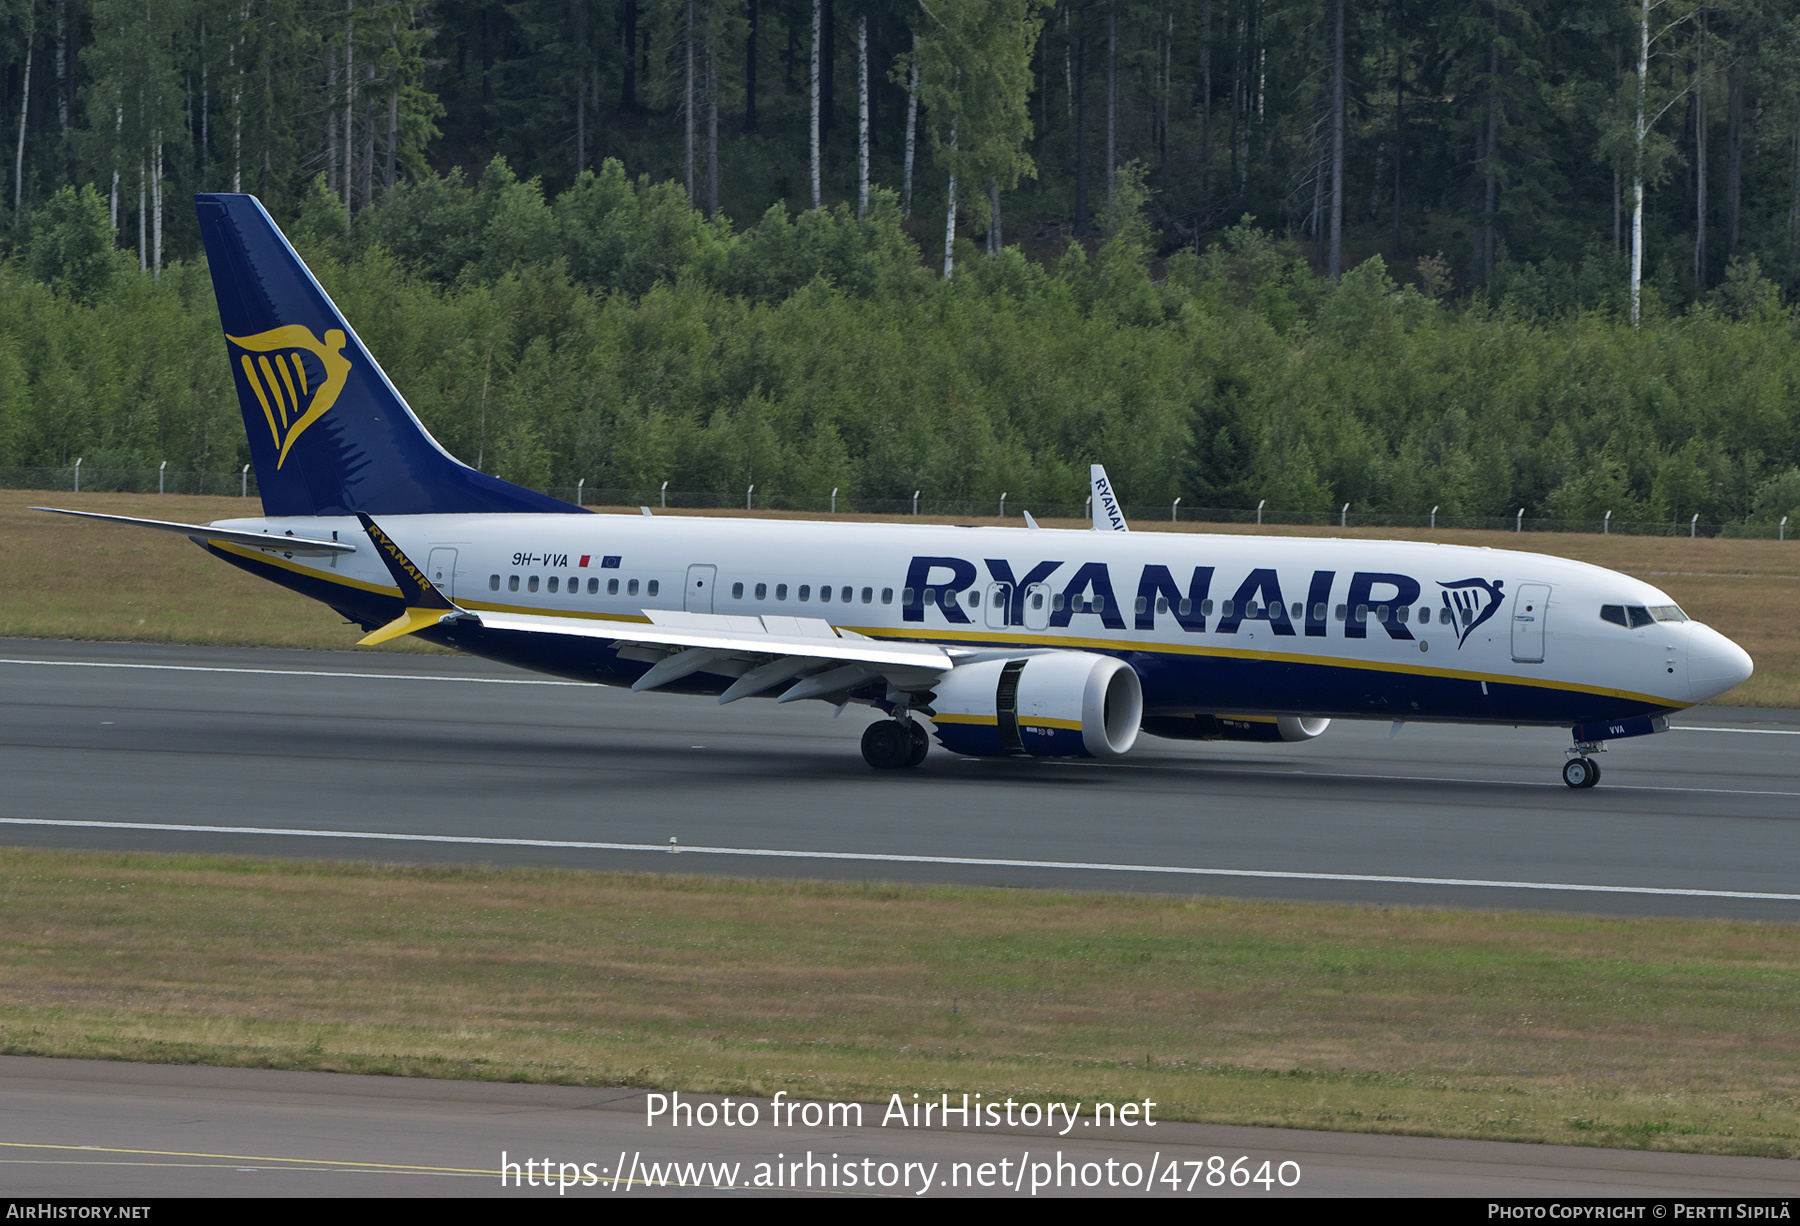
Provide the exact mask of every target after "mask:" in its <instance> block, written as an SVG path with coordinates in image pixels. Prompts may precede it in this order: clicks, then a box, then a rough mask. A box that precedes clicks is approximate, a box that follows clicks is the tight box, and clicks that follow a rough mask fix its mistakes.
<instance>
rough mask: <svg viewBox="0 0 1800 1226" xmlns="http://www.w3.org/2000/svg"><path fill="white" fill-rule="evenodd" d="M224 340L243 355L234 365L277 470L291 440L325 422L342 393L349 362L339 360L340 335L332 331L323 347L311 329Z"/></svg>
mask: <svg viewBox="0 0 1800 1226" xmlns="http://www.w3.org/2000/svg"><path fill="white" fill-rule="evenodd" d="M225 339H226V340H228V341H230V342H231V343H232V344H233V345H235V346H237V347H238V349H239V350H242V351H245V352H240V353H239V354H238V365H239V366H241V367H243V370H244V378H246V379H247V380H249V382H250V390H251V391H253V392H255V393H256V399H257V401H258V403H260V404H261V405H262V411H263V416H264V417H265V418H267V419H268V422H269V436H270V437H271V438H273V439H274V440H275V467H276V468H280V467H281V466H282V464H284V463H285V462H286V461H287V454H288V450H289V449H290V448H291V447H293V445H294V440H295V439H298V438H299V437H300V435H301V434H302V433H304V432H305V430H306V428H307V427H308V426H310V425H312V424H313V423H314V422H315V421H318V420H319V418H321V417H323V416H324V415H325V411H326V410H327V409H329V408H330V407H331V406H332V405H333V404H335V403H337V398H338V393H340V392H342V391H343V390H344V382H345V380H347V379H348V378H349V377H350V360H349V359H348V358H346V357H345V356H344V355H343V348H344V345H345V343H346V341H345V337H344V334H343V332H342V331H341V330H340V329H337V328H333V329H331V330H330V331H329V332H327V333H326V334H325V340H324V342H323V343H321V342H320V341H319V339H318V338H317V337H316V336H314V335H313V334H312V332H311V330H310V329H307V328H304V327H302V326H301V325H299V324H288V325H287V326H285V327H281V328H271V329H270V330H269V331H267V332H258V333H257V334H256V335H255V336H227V337H226V338H225ZM309 356H310V358H311V359H312V360H311V361H310V362H309V361H308V360H307V359H308V357H309Z"/></svg>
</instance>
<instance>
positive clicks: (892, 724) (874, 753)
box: [862, 719, 914, 771]
mask: <svg viewBox="0 0 1800 1226" xmlns="http://www.w3.org/2000/svg"><path fill="white" fill-rule="evenodd" d="M913 752H914V750H913V741H912V737H911V736H910V735H909V734H908V733H907V730H906V725H904V724H902V723H900V721H899V720H893V719H883V720H877V721H876V722H875V723H872V724H870V725H869V726H868V727H867V728H865V729H863V735H862V754H863V761H865V762H867V763H868V764H869V765H870V766H873V767H874V768H875V769H876V770H878V771H891V770H899V769H900V768H901V767H903V766H907V765H910V761H911V758H912V755H913Z"/></svg>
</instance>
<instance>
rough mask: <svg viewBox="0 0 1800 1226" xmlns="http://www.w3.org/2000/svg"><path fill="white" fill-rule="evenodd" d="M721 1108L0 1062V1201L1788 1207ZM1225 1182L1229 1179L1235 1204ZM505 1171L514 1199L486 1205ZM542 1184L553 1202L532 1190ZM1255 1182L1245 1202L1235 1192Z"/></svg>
mask: <svg viewBox="0 0 1800 1226" xmlns="http://www.w3.org/2000/svg"><path fill="white" fill-rule="evenodd" d="M682 1097H683V1098H684V1099H688V1101H689V1103H690V1105H698V1104H702V1103H710V1104H712V1105H713V1107H714V1109H715V1111H716V1109H717V1108H718V1106H719V1104H720V1098H719V1096H717V1095H694V1096H691V1098H690V1097H689V1096H687V1095H683V1096H682ZM740 1101H755V1102H757V1103H758V1104H759V1106H758V1119H757V1122H756V1124H755V1125H754V1126H749V1127H725V1126H723V1125H715V1126H713V1127H710V1128H702V1127H695V1128H682V1129H670V1128H668V1127H666V1126H664V1127H647V1126H646V1117H647V1112H646V1109H645V1106H646V1104H645V1092H644V1091H642V1090H631V1089H584V1088H580V1087H574V1086H542V1085H509V1084H501V1083H493V1082H466V1081H465V1082H457V1081H430V1080H423V1079H418V1078H410V1077H368V1076H357V1075H353V1074H347V1073H308V1072H282V1071H274V1070H267V1069H233V1068H205V1067H195V1066H189V1065H146V1064H124V1063H115V1062H110V1061H91V1060H47V1059H41V1058H36V1057H30V1056H4V1057H0V1181H3V1184H4V1188H5V1192H6V1195H7V1196H9V1197H12V1198H31V1197H41V1196H60V1197H71V1196H73V1197H93V1198H122V1199H125V1200H127V1201H129V1200H130V1199H131V1198H134V1197H144V1198H149V1197H164V1196H182V1197H189V1196H233V1197H249V1196H270V1197H301V1196H306V1197H320V1196H390V1197H396V1196H406V1197H415V1198H417V1197H456V1198H459V1199H462V1198H467V1197H471V1196H514V1197H553V1198H554V1197H561V1196H565V1195H567V1196H590V1197H591V1196H614V1197H617V1196H627V1197H630V1196H642V1195H646V1194H648V1195H679V1194H686V1195H690V1196H691V1195H707V1194H718V1193H722V1192H735V1193H737V1194H740V1195H741V1194H743V1193H746V1192H754V1191H756V1190H757V1187H756V1181H757V1179H758V1178H759V1175H761V1176H762V1177H763V1178H771V1177H772V1176H773V1174H774V1169H775V1167H776V1166H778V1165H779V1166H781V1167H782V1168H783V1169H782V1172H781V1184H782V1186H780V1187H778V1188H775V1189H769V1190H773V1191H776V1192H778V1193H779V1194H782V1195H796V1194H798V1195H806V1194H808V1193H811V1194H813V1195H827V1196H870V1195H874V1196H907V1195H913V1196H916V1195H920V1194H921V1193H927V1194H950V1195H956V1196H971V1195H975V1196H979V1195H988V1196H1007V1195H1016V1196H1021V1197H1024V1196H1055V1195H1062V1196H1068V1195H1078V1196H1079V1195H1090V1196H1093V1195H1098V1196H1115V1197H1116V1196H1121V1195H1135V1196H1144V1195H1152V1196H1171V1195H1185V1196H1197V1197H1220V1196H1237V1197H1246V1196H1247V1197H1259V1198H1263V1199H1273V1198H1275V1197H1287V1196H1315V1197H1317V1196H1340V1197H1341V1196H1385V1197H1393V1196H1458V1197H1484V1198H1486V1197H1564V1198H1591V1197H1621V1196H1630V1197H1732V1198H1747V1197H1771V1198H1772V1197H1788V1196H1792V1195H1793V1194H1794V1193H1795V1191H1796V1189H1800V1176H1797V1175H1796V1172H1795V1165H1794V1163H1792V1162H1788V1161H1784V1160H1779V1159H1773V1158H1737V1157H1714V1156H1708V1155H1702V1154H1669V1153H1648V1152H1633V1151H1622V1150H1604V1149H1586V1148H1575V1147H1570V1146H1561V1145H1519V1144H1507V1143H1504V1142H1496V1141H1473V1140H1446V1139H1438V1138H1426V1137H1392V1136H1378V1135H1371V1134H1366V1133H1330V1132H1307V1131H1301V1130H1298V1129H1281V1128H1241V1127H1234V1126H1229V1125H1215V1124H1184V1123H1174V1122H1166V1121H1165V1122H1161V1123H1158V1124H1157V1125H1156V1126H1155V1127H1154V1128H1145V1127H1142V1126H1141V1125H1134V1126H1133V1127H1130V1128H1126V1127H1124V1126H1123V1125H1111V1126H1108V1125H1105V1124H1103V1125H1101V1126H1099V1127H1088V1126H1087V1124H1086V1123H1085V1122H1083V1121H1082V1120H1080V1119H1077V1120H1076V1121H1075V1123H1074V1124H1071V1125H1069V1126H1067V1127H1065V1126H1064V1125H1063V1123H1062V1121H1061V1120H1059V1121H1058V1127H1056V1128H1041V1127H1040V1128H1024V1127H1016V1128H1004V1127H1002V1128H999V1129H981V1130H974V1129H970V1128H963V1127H957V1126H952V1127H949V1128H931V1129H913V1128H902V1127H899V1126H891V1127H883V1126H882V1125H881V1124H880V1123H879V1121H880V1120H881V1119H882V1117H883V1114H884V1107H883V1105H882V1104H879V1103H871V1104H867V1105H866V1106H864V1107H863V1108H862V1121H863V1124H862V1126H861V1127H848V1126H845V1123H846V1122H847V1121H848V1119H849V1117H848V1115H847V1114H846V1115H843V1116H840V1117H839V1120H838V1126H836V1127H833V1126H830V1125H829V1124H826V1125H823V1126H819V1127H812V1128H808V1127H806V1126H805V1125H804V1124H803V1123H800V1124H796V1125H795V1126H790V1127H779V1128H778V1127H773V1126H772V1125H771V1121H772V1119H773V1112H772V1111H771V1110H770V1104H769V1100H767V1099H762V1100H740ZM1076 1114H1077V1116H1079V1115H1081V1114H1083V1113H1081V1112H1076ZM1239 1159H1244V1160H1245V1163H1244V1164H1243V1165H1242V1166H1241V1167H1240V1169H1242V1170H1243V1172H1244V1174H1245V1176H1246V1177H1247V1178H1246V1182H1244V1183H1243V1184H1241V1185H1239V1186H1235V1187H1234V1186H1232V1184H1231V1178H1232V1177H1231V1175H1230V1170H1231V1168H1232V1167H1233V1166H1237V1165H1240V1164H1239ZM503 1160H504V1161H505V1162H508V1163H514V1164H517V1166H518V1171H517V1178H518V1179H519V1181H520V1182H521V1183H523V1182H525V1181H526V1180H527V1179H529V1180H530V1181H531V1182H530V1185H528V1186H524V1187H519V1186H515V1185H512V1184H510V1183H509V1184H508V1186H505V1187H502V1186H501V1182H500V1172H501V1170H502V1162H503ZM526 1161H530V1162H531V1163H532V1164H533V1166H532V1168H530V1170H529V1172H528V1171H527V1169H526V1168H525V1167H524V1163H525V1162H526ZM546 1161H547V1162H549V1163H550V1164H551V1169H552V1170H554V1171H555V1172H556V1177H557V1178H556V1183H557V1186H554V1187H546V1186H544V1184H543V1183H542V1182H539V1180H538V1172H539V1171H540V1170H542V1169H543V1168H542V1167H541V1166H539V1165H538V1164H540V1163H543V1162H546ZM565 1163H567V1164H569V1167H565V1166H564V1164H565ZM759 1163H761V1164H763V1167H762V1169H761V1171H759V1169H758V1164H759ZM865 1163H866V1164H867V1165H865ZM1264 1164H1267V1172H1268V1173H1267V1175H1266V1176H1265V1180H1264V1183H1263V1184H1261V1185H1259V1184H1257V1183H1255V1182H1252V1181H1250V1180H1249V1179H1248V1177H1249V1176H1251V1175H1254V1174H1255V1173H1256V1172H1259V1171H1262V1170H1264ZM851 1167H854V1168H855V1170H856V1173H857V1181H856V1186H849V1185H848V1183H847V1180H846V1178H845V1174H846V1170H847V1169H848V1168H851ZM570 1168H572V1169H570ZM506 1169H507V1171H508V1177H509V1179H510V1178H512V1176H513V1171H512V1168H511V1167H508V1168H506ZM615 1172H616V1173H617V1181H616V1182H614V1177H615ZM1209 1172H1212V1173H1214V1174H1216V1179H1217V1182H1216V1183H1215V1182H1214V1181H1213V1180H1214V1174H1209ZM1002 1175H1004V1177H1005V1183H1002V1180H1001V1176H1002ZM590 1176H591V1177H592V1178H591V1181H590ZM1159 1176H1160V1177H1159ZM571 1177H572V1178H573V1179H574V1180H575V1182H574V1184H573V1186H570V1187H567V1188H565V1187H563V1186H562V1184H563V1183H564V1182H565V1181H567V1180H569V1179H570V1178H571ZM865 1177H866V1178H867V1179H868V1181H869V1182H872V1183H873V1184H874V1185H875V1186H873V1187H866V1186H863V1183H864V1178H865ZM928 1181H929V1186H926V1184H927V1182H928ZM1015 1181H1016V1182H1015ZM1057 1181H1060V1183H1061V1186H1060V1187H1058V1186H1056V1184H1057ZM683 1184H686V1186H685V1187H683V1186H682V1185H683ZM532 1185H534V1186H532ZM809 1185H810V1186H809ZM1007 1185H1012V1186H1007ZM1034 1185H1037V1186H1035V1187H1034ZM1146 1185H1148V1186H1146ZM1658 1216H1661V1215H1660V1214H1659V1215H1658Z"/></svg>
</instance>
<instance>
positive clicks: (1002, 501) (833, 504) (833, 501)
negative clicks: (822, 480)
mask: <svg viewBox="0 0 1800 1226" xmlns="http://www.w3.org/2000/svg"><path fill="white" fill-rule="evenodd" d="M837 492H838V487H837V486H835V485H834V486H832V487H831V513H832V514H833V515H836V514H837ZM1000 505H1001V506H1005V505H1006V495H1005V494H1002V495H1000Z"/></svg>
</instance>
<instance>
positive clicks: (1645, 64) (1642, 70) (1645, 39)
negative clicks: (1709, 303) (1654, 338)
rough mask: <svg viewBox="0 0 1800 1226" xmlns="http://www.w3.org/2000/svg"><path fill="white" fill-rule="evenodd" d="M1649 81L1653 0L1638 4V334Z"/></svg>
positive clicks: (1634, 321)
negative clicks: (1646, 110) (1646, 109)
mask: <svg viewBox="0 0 1800 1226" xmlns="http://www.w3.org/2000/svg"><path fill="white" fill-rule="evenodd" d="M1649 79H1650V0H1639V8H1638V71H1637V127H1636V132H1635V140H1634V142H1633V145H1632V159H1631V327H1632V330H1633V331H1635V330H1636V329H1637V326H1638V323H1639V320H1640V319H1641V318H1642V313H1641V306H1642V301H1641V295H1642V290H1643V281H1644V136H1645V134H1646V132H1647V131H1648V129H1647V126H1646V118H1647V117H1646V116H1645V114H1644V108H1645V105H1646V101H1645V97H1644V93H1645V89H1646V87H1647V85H1648V83H1649Z"/></svg>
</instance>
